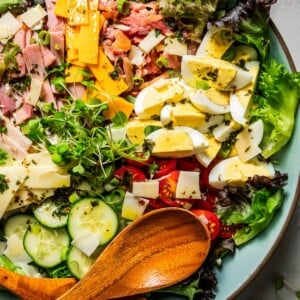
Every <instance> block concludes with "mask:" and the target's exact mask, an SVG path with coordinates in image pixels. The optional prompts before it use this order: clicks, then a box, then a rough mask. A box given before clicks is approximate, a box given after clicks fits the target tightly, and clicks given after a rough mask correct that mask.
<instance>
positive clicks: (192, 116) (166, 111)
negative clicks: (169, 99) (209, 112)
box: [160, 102, 207, 128]
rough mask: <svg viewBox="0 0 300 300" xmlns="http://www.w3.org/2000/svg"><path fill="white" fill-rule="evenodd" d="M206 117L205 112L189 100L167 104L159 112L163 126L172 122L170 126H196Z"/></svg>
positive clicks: (203, 121)
mask: <svg viewBox="0 0 300 300" xmlns="http://www.w3.org/2000/svg"><path fill="white" fill-rule="evenodd" d="M206 119H207V116H206V114H204V113H203V112H201V111H199V109H197V108H196V107H195V106H194V105H193V104H192V103H190V102H184V103H181V102H179V103H176V104H175V105H171V104H167V105H165V106H164V107H163V108H162V110H161V113H160V120H161V123H162V124H163V125H164V126H166V125H170V124H172V126H187V127H192V128H198V127H199V126H201V125H203V124H204V123H205V122H206Z"/></svg>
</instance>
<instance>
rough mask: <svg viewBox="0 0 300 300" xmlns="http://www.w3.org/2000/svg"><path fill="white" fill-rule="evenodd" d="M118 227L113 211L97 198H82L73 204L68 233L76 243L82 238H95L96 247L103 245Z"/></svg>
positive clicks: (116, 217) (114, 233)
mask: <svg viewBox="0 0 300 300" xmlns="http://www.w3.org/2000/svg"><path fill="white" fill-rule="evenodd" d="M118 226H119V222H118V216H117V214H116V213H115V211H114V210H113V209H112V207H111V206H110V205H108V204H107V203H105V202H103V201H102V200H100V199H97V198H84V199H81V200H79V201H77V202H75V203H74V205H73V207H72V208H71V211H70V213H69V218H68V231H69V234H70V236H71V238H72V239H73V240H76V241H78V240H84V239H82V237H93V239H94V237H96V238H98V242H97V244H98V245H96V246H100V245H105V244H107V243H108V242H109V241H110V240H111V239H112V238H113V237H114V236H115V235H116V233H117V231H118ZM76 246H77V247H78V245H76ZM79 248H80V247H79Z"/></svg>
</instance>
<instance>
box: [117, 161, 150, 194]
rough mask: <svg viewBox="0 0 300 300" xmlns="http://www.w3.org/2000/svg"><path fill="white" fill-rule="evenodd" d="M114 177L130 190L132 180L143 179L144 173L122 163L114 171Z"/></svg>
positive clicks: (144, 178)
mask: <svg viewBox="0 0 300 300" xmlns="http://www.w3.org/2000/svg"><path fill="white" fill-rule="evenodd" d="M114 176H115V178H117V179H119V181H120V183H121V185H123V186H124V187H126V188H127V189H129V190H131V188H132V183H133V181H145V180H146V179H147V177H146V174H145V173H144V172H143V171H142V170H141V169H139V168H137V167H134V166H130V165H124V166H122V167H120V168H119V169H117V170H116V171H115V173H114Z"/></svg>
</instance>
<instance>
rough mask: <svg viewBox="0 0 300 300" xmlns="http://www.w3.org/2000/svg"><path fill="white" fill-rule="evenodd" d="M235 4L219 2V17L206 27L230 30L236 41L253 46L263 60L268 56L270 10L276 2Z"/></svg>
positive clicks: (274, 0)
mask: <svg viewBox="0 0 300 300" xmlns="http://www.w3.org/2000/svg"><path fill="white" fill-rule="evenodd" d="M237 2H238V3H237V4H236V5H235V6H233V2H232V1H223V2H220V4H219V8H218V14H217V15H219V17H218V18H216V19H214V20H211V21H210V22H208V27H211V26H217V27H226V28H228V29H230V30H231V31H232V34H233V35H234V39H235V40H236V41H238V42H240V43H242V44H246V45H250V46H253V47H254V48H255V49H256V50H257V52H258V53H259V55H260V59H261V60H264V59H265V58H266V57H267V56H268V54H269V38H268V36H267V28H268V24H269V19H270V9H271V6H272V5H273V4H274V3H275V2H276V0H255V1H254V0H246V1H237ZM226 4H227V5H226ZM232 6H233V7H232ZM220 15H221V16H220Z"/></svg>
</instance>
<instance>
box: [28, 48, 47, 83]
mask: <svg viewBox="0 0 300 300" xmlns="http://www.w3.org/2000/svg"><path fill="white" fill-rule="evenodd" d="M23 57H24V61H25V65H26V69H27V72H28V73H30V74H31V76H32V77H33V78H37V79H40V80H43V78H44V77H45V75H46V70H45V66H44V61H43V56H42V52H41V49H40V46H39V45H38V44H31V45H28V46H27V47H26V48H25V49H24V50H23Z"/></svg>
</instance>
